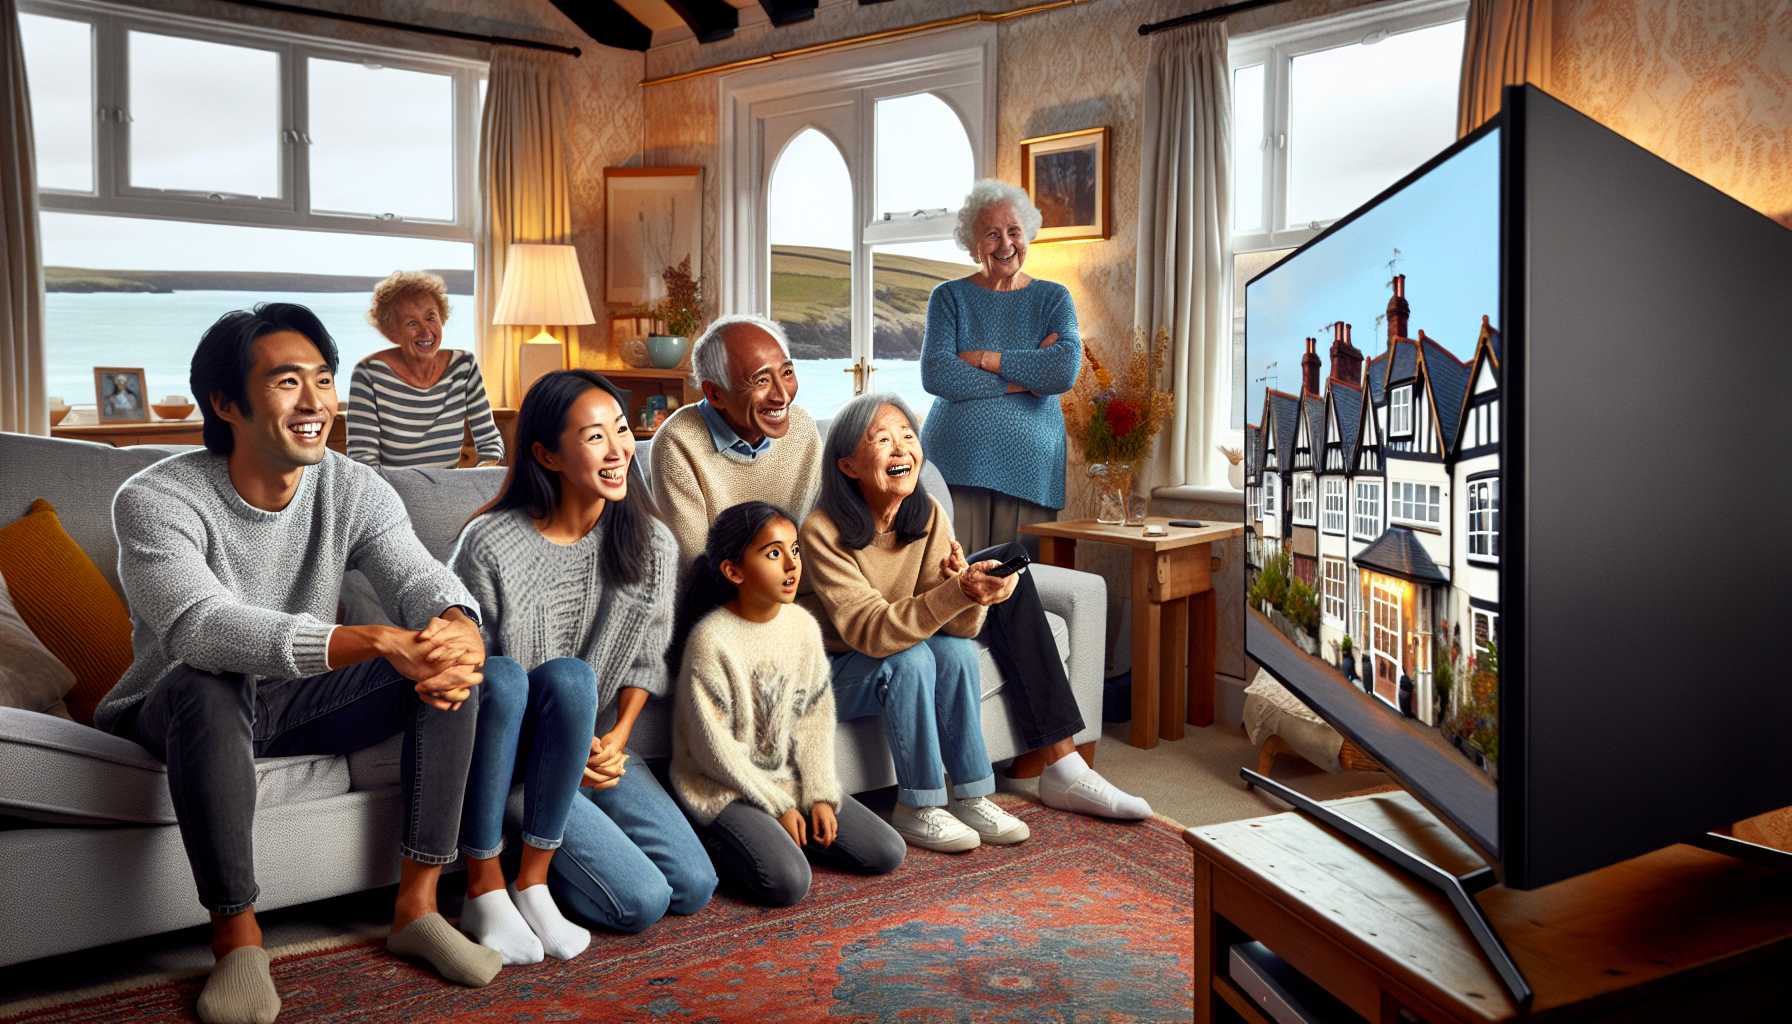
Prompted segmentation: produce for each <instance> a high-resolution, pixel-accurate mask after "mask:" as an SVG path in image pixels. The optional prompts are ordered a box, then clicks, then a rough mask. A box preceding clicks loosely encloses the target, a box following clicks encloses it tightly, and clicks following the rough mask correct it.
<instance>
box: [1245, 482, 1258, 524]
mask: <svg viewBox="0 0 1792 1024" xmlns="http://www.w3.org/2000/svg"><path fill="white" fill-rule="evenodd" d="M1262 490H1263V488H1262V485H1260V484H1251V485H1250V486H1248V487H1246V488H1245V489H1244V503H1245V516H1244V521H1245V522H1247V523H1254V522H1256V521H1257V519H1258V518H1259V512H1258V507H1259V505H1260V495H1261V493H1262Z"/></svg>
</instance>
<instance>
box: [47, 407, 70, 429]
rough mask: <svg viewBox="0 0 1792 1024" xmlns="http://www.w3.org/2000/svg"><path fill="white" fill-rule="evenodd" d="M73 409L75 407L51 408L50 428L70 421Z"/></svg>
mask: <svg viewBox="0 0 1792 1024" xmlns="http://www.w3.org/2000/svg"><path fill="white" fill-rule="evenodd" d="M72 408H74V406H70V405H58V406H55V407H53V408H51V409H50V426H52V427H53V426H55V425H56V424H58V423H61V422H62V421H63V420H65V419H68V414H69V410H70V409H72Z"/></svg>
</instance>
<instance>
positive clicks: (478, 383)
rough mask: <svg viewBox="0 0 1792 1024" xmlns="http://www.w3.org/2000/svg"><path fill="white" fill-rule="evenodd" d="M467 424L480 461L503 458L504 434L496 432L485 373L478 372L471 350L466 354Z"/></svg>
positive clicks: (497, 460) (496, 425) (476, 362)
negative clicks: (486, 387)
mask: <svg viewBox="0 0 1792 1024" xmlns="http://www.w3.org/2000/svg"><path fill="white" fill-rule="evenodd" d="M465 372H466V375H467V379H466V396H467V397H466V402H467V426H468V427H470V428H471V429H472V431H473V447H474V448H475V449H476V450H477V451H478V452H479V461H480V462H502V461H503V460H504V436H503V435H502V434H500V433H498V424H497V421H495V420H494V419H492V404H491V401H490V400H489V399H487V398H486V395H485V375H484V374H482V373H480V372H479V361H478V360H477V359H475V358H474V357H473V354H472V353H471V352H469V353H467V356H466V371H465Z"/></svg>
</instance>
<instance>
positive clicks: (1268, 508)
mask: <svg viewBox="0 0 1792 1024" xmlns="http://www.w3.org/2000/svg"><path fill="white" fill-rule="evenodd" d="M1281 491H1282V478H1281V477H1279V476H1277V475H1275V474H1273V473H1271V474H1270V475H1269V476H1266V477H1264V478H1263V518H1265V519H1271V518H1273V517H1274V516H1275V515H1276V496H1277V495H1279V494H1280V493H1281Z"/></svg>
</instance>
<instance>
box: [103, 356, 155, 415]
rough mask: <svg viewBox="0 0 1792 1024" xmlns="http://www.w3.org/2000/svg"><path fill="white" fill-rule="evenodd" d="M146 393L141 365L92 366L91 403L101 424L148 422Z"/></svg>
mask: <svg viewBox="0 0 1792 1024" xmlns="http://www.w3.org/2000/svg"><path fill="white" fill-rule="evenodd" d="M148 395H149V388H148V387H146V386H145V385H144V383H143V367H141V366H96V367H94V368H93V402H94V407H95V408H96V409H97V410H98V415H99V422H101V423H148V422H149V398H148Z"/></svg>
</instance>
